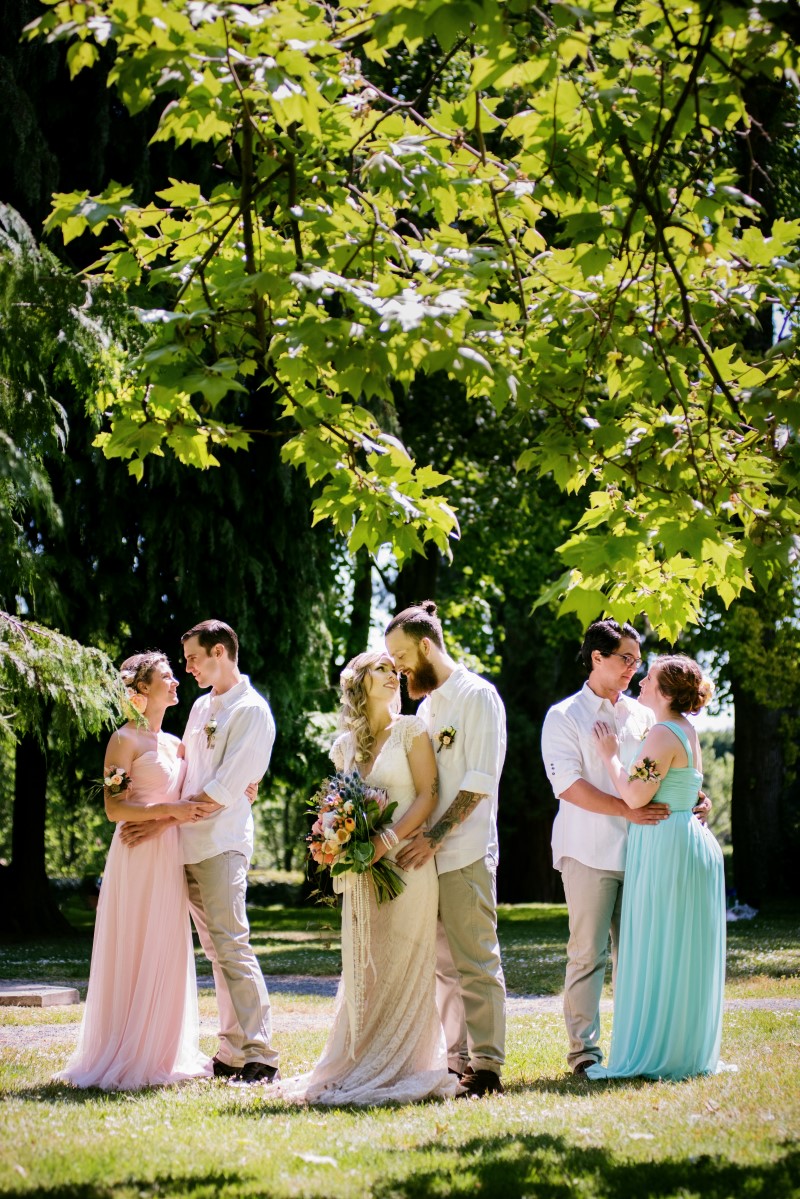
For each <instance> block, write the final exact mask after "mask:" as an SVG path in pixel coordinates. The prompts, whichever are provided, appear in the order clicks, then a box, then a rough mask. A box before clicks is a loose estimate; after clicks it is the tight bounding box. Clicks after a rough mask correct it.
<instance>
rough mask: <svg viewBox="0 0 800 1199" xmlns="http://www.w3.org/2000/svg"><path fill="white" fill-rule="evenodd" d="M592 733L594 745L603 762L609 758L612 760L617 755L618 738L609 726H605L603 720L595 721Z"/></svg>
mask: <svg viewBox="0 0 800 1199" xmlns="http://www.w3.org/2000/svg"><path fill="white" fill-rule="evenodd" d="M592 733H593V734H594V741H595V745H596V746H597V749H598V752H599V754H600V757H601V758H603V759H604V760H605V761H608V760H609V758H613V757H614V756H615V755H616V754H618V753H619V737H618V736H617V734H616V733H615V732H614V730H613V729H612V727H611V725H610V724H606V722H605V721H604V720H597V721H595V724H594V727H593V729H592Z"/></svg>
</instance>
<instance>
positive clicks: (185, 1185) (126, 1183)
mask: <svg viewBox="0 0 800 1199" xmlns="http://www.w3.org/2000/svg"><path fill="white" fill-rule="evenodd" d="M123 1194H124V1195H136V1196H138V1197H139V1199H218V1196H225V1195H230V1196H234V1195H235V1196H237V1199H238V1197H240V1196H248V1195H249V1196H252V1197H253V1199H256V1197H258V1199H262V1197H263V1199H268V1196H267V1194H266V1192H264V1191H262V1190H260V1189H259V1185H258V1180H257V1179H255V1178H253V1177H252V1176H248V1175H244V1174H239V1173H236V1172H234V1171H231V1170H225V1171H220V1172H219V1173H210V1174H180V1175H177V1174H176V1175H164V1176H160V1175H159V1176H156V1177H155V1178H120V1179H118V1180H117V1181H115V1182H108V1183H104V1182H75V1183H61V1184H56V1185H55V1186H50V1187H48V1186H42V1185H41V1184H40V1185H39V1186H38V1187H37V1188H36V1190H35V1191H31V1189H30V1188H29V1187H27V1186H25V1185H24V1184H22V1183H21V1184H20V1186H19V1188H18V1189H13V1188H6V1189H4V1190H3V1196H4V1199H6V1197H7V1199H14V1197H19V1199H31V1195H37V1196H39V1195H40V1196H47V1199H115V1196H119V1195H123Z"/></svg>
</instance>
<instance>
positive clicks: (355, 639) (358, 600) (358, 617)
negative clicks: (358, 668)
mask: <svg viewBox="0 0 800 1199" xmlns="http://www.w3.org/2000/svg"><path fill="white" fill-rule="evenodd" d="M371 615H372V559H371V558H370V556H369V554H368V553H367V551H366V550H365V549H363V548H362V549H360V550H358V552H357V553H356V563H355V574H354V577H353V609H352V612H351V614H350V628H349V630H348V634H347V645H346V647H345V655H344V660H345V662H349V661H350V659H351V658H355V656H356V654H363V653H364V650H365V649H366V648H367V642H368V641H369V623H370V617H371Z"/></svg>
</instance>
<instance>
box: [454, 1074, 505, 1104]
mask: <svg viewBox="0 0 800 1199" xmlns="http://www.w3.org/2000/svg"><path fill="white" fill-rule="evenodd" d="M502 1094H503V1084H502V1083H501V1081H500V1075H499V1074H495V1072H494V1070H472V1071H470V1073H469V1074H467V1073H466V1072H465V1074H464V1076H463V1078H462V1079H461V1086H460V1087H459V1089H458V1091H457V1093H456V1098H457V1099H482V1098H483V1096H484V1095H502Z"/></svg>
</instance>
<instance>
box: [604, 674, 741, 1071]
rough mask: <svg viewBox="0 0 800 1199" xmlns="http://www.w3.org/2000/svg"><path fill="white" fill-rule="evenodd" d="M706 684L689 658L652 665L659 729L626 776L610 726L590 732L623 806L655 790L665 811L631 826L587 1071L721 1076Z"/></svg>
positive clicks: (719, 934)
mask: <svg viewBox="0 0 800 1199" xmlns="http://www.w3.org/2000/svg"><path fill="white" fill-rule="evenodd" d="M712 690H713V687H712V684H711V683H710V682H709V681H708V680H706V679H704V678H703V676H702V673H701V671H700V668H699V666H698V665H697V663H696V662H693V661H692V660H691V659H690V658H685V657H683V656H670V657H663V658H657V659H656V661H655V662H654V664H653V665H652V666H651V668H650V671H649V673H648V675H647V677H646V678H645V679H644V680H643V682H642V688H641V693H640V696H639V698H640V701H641V703H643V704H644V705H645V706H646V707H648V708H651V709H652V710H653V712H654V714H655V717H656V720H657V722H658V723H657V724H656V725H654V726H653V728H652V729H651V730H650V732H649V733H648V734H647V737H646V738H645V741H644V742H643V745H642V749H641V752H640V753H639V756H638V757H637V759H636V760H635V762H634V763H633V765H632V766H631V767H630V770H626V769H625V768H624V767H623V766H622V763H621V762H620V760H619V756H618V749H619V746H618V743H617V738H616V735H615V734H614V731H613V730H612V729H611V728H610V727H609V726H608V725H606V724H603V723H602V722H598V724H596V725H595V730H594V731H595V738H596V741H597V748H598V750H599V752H600V754H601V756H602V757H603V759H604V760H605V762H606V764H607V766H608V770H609V774H610V776H611V778H612V780H613V781H614V783H615V785H616V787H617V790H618V791H619V794H620V795H621V797H622V798H623V799H624V800H625V802H626V803H627V804H628V805H629V807H632V808H633V807H643V806H644V805H645V804H647V803H649V802H650V801H651V800H652V799H653V798H654V797H655V796H656V795H658V801H659V803H667V804H669V806H670V808H671V815H670V817H669V819H668V820H664V821H662V822H661V823H660V824H658V825H636V824H634V825H631V826H630V831H629V834H628V855H627V861H626V865H625V887H624V891H623V899H622V921H621V928H620V947H619V961H618V964H617V976H616V982H615V987H614V1027H613V1031H612V1037H611V1053H610V1055H609V1060H608V1066H606V1067H604V1066H600V1065H596V1066H591V1067H589V1068H588V1069H587V1071H586V1076H587V1077H588V1078H592V1079H602V1078H633V1077H645V1078H669V1079H681V1078H688V1077H690V1076H691V1075H694V1074H713V1073H715V1072H716V1071H717V1070H718V1069H719V1053H720V1040H721V1037H722V1006H723V988H724V984H725V877H724V870H723V861H722V850H721V849H720V847H719V845H718V844H717V842H716V840H715V838H714V836H713V835H712V834H711V833H710V832H709V830H708V829H707V828H706V827H705V826H704V825H702V824H701V823H700V822H699V820H698V819H697V818H696V817H695V816H693V815H692V808H693V807H694V806H695V804H696V803H697V796H698V792H699V790H700V786H701V783H702V781H703V776H702V773H701V771H700V769H699V767H700V766H701V761H700V748H699V745H698V743H697V734H696V733H695V730H694V728H693V727H692V725H691V723H690V722H689V721H688V720H687V719H686V716H685V713H687V712H690V713H692V714H694V713H696V712H698V711H699V710H700V709H701V708H702V707H703V706H704V705H705V704H706V703H707V702H708V700H709V699H710V698H711V693H712Z"/></svg>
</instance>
